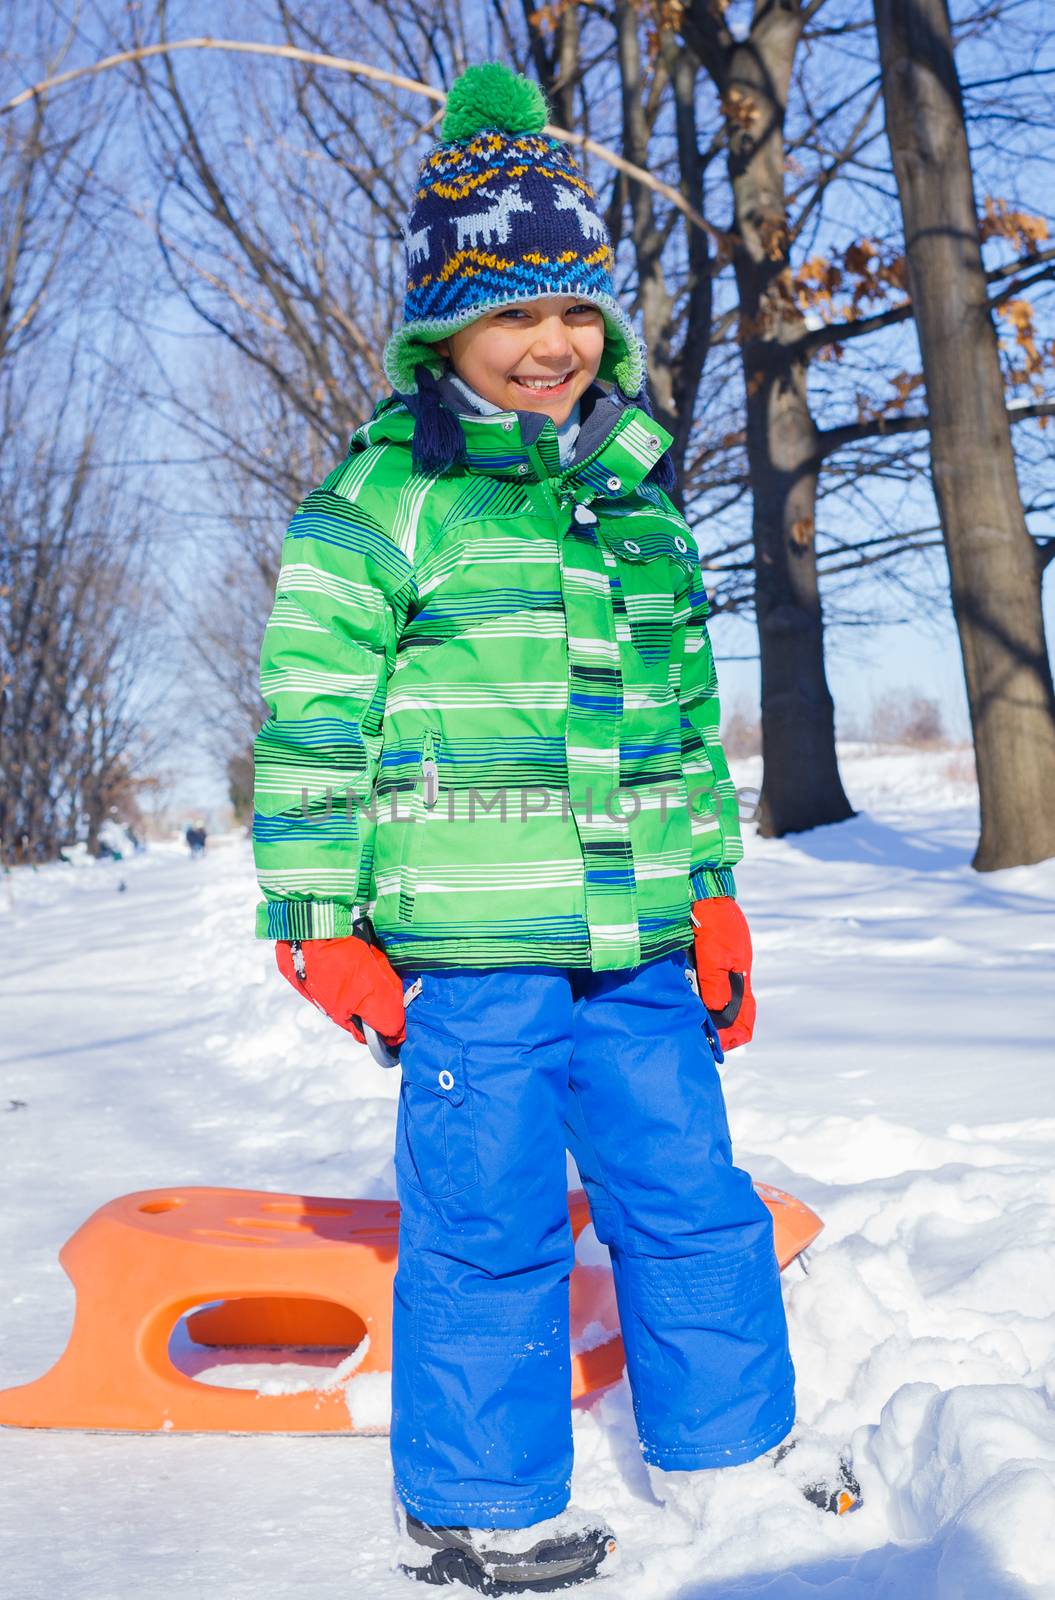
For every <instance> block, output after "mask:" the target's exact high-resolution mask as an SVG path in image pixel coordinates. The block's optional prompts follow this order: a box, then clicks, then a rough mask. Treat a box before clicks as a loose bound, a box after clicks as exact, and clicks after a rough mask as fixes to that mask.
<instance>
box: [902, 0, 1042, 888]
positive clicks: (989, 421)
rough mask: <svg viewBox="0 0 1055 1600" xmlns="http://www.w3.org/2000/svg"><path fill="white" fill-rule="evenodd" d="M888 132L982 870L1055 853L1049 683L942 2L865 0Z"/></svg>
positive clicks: (1037, 570)
mask: <svg viewBox="0 0 1055 1600" xmlns="http://www.w3.org/2000/svg"><path fill="white" fill-rule="evenodd" d="M876 25H877V28H878V32H879V44H880V55H881V61H882V73H883V95H884V100H885V104H886V123H887V134H888V137H889V139H890V147H891V150H892V152H893V158H894V172H895V175H896V178H897V185H898V191H899V193H900V196H901V209H902V213H903V216H904V223H905V249H906V255H907V259H908V270H909V283H910V288H911V293H912V303H913V307H914V311H915V319H916V328H917V330H918V334H919V343H920V351H921V354H922V358H923V373H924V377H925V379H926V384H927V396H928V405H929V412H930V441H931V469H932V473H933V479H934V492H935V496H936V498H937V502H938V513H939V516H940V518H941V526H942V534H943V537H944V540H945V548H946V551H947V554H948V559H949V572H950V575H951V580H952V604H953V611H954V613H955V617H956V626H957V628H958V630H959V635H960V648H961V650H962V652H963V664H964V675H965V678H966V680H967V699H968V703H969V705H970V711H971V726H972V729H973V733H974V746H975V755H976V759H977V767H978V786H979V791H980V796H981V810H982V830H981V837H980V839H979V842H978V849H977V851H976V852H975V857H974V865H975V866H976V867H977V868H978V869H979V871H991V870H993V869H994V868H996V867H1010V866H1018V865H1021V864H1023V863H1025V862H1030V861H1041V860H1044V859H1046V858H1047V857H1048V856H1053V855H1055V693H1053V690H1052V675H1051V664H1050V661H1049V659H1048V655H1047V650H1046V648H1045V639H1044V622H1043V615H1042V612H1041V595H1040V588H1041V566H1040V563H1039V561H1038V558H1037V552H1036V547H1035V545H1034V543H1033V540H1032V539H1031V537H1030V535H1029V531H1028V529H1027V527H1026V519H1025V515H1024V513H1023V510H1022V499H1021V495H1020V493H1019V488H1018V480H1017V478H1016V475H1015V462H1014V456H1013V454H1012V449H1011V428H1010V424H1009V421H1008V416H1007V409H1006V405H1005V399H1004V386H1003V381H1002V377H1001V372H1000V361H999V356H998V351H997V341H996V332H995V329H994V327H993V322H992V316H991V314H990V310H989V305H988V300H987V295H986V284H985V276H984V272H983V267H982V252H981V247H980V244H979V238H978V225H977V211H976V207H975V197H974V188H973V182H972V174H971V162H970V153H969V150H968V145H967V134H966V130H965V127H964V117H963V103H962V99H961V95H960V85H959V79H958V77H957V73H956V65H955V61H954V59H953V47H952V34H951V29H950V25H949V13H948V8H947V5H946V0H876Z"/></svg>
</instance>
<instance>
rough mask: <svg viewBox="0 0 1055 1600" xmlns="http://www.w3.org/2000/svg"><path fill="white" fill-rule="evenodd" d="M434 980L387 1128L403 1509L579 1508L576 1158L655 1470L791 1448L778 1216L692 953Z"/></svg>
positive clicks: (486, 1516) (415, 1022) (395, 1432)
mask: <svg viewBox="0 0 1055 1600" xmlns="http://www.w3.org/2000/svg"><path fill="white" fill-rule="evenodd" d="M402 976H403V977H404V980H405V981H406V980H409V979H412V978H413V977H415V976H417V974H408V973H406V972H404V973H403V974H402ZM420 976H421V979H422V988H421V992H420V994H419V995H418V996H417V998H416V999H415V1000H414V1002H413V1004H412V1005H411V1006H410V1007H409V1009H408V1012H407V1040H406V1043H405V1045H404V1046H403V1053H402V1061H401V1066H402V1071H403V1083H402V1088H401V1091H400V1105H399V1116H398V1123H397V1131H396V1180H397V1186H398V1193H399V1201H400V1206H401V1223H400V1239H399V1264H398V1270H397V1273H396V1281H395V1307H394V1326H393V1336H394V1349H393V1373H392V1380H393V1381H392V1436H391V1446H392V1459H393V1466H394V1470H395V1481H396V1490H397V1493H398V1494H399V1497H400V1499H401V1500H402V1501H403V1503H404V1505H405V1506H406V1507H407V1509H408V1510H409V1511H410V1512H412V1513H413V1515H415V1516H417V1517H420V1518H421V1519H422V1520H423V1521H425V1522H429V1523H433V1524H468V1525H469V1526H473V1527H481V1526H482V1527H499V1528H502V1527H505V1528H512V1527H523V1526H526V1525H528V1524H530V1523H532V1522H538V1521H540V1520H541V1519H542V1518H544V1517H550V1516H554V1515H555V1514H556V1513H557V1512H559V1511H561V1510H562V1509H563V1508H564V1506H565V1505H566V1504H567V1501H568V1495H569V1485H570V1481H571V1468H572V1429H571V1360H570V1354H569V1333H568V1280H569V1275H570V1273H571V1269H572V1265H573V1261H574V1247H573V1242H572V1234H571V1226H570V1223H569V1220H568V1207H567V1190H568V1184H567V1165H566V1159H565V1147H566V1146H567V1148H569V1149H570V1150H571V1152H572V1154H573V1156H574V1158H575V1161H576V1164H577V1166H578V1168H579V1172H580V1175H581V1177H582V1181H583V1184H584V1186H585V1188H586V1190H587V1193H588V1196H589V1201H590V1209H591V1212H592V1214H593V1220H594V1226H595V1228H596V1231H597V1234H598V1236H599V1238H600V1239H601V1240H603V1242H604V1243H605V1244H607V1246H608V1248H609V1251H610V1252H611V1257H612V1267H613V1270H614V1275H615V1285H616V1294H617V1299H618V1305H619V1316H620V1321H621V1325H622V1334H623V1342H624V1344H625V1347H626V1360H627V1375H628V1377H629V1380H630V1387H631V1392H632V1396H633V1403H634V1414H635V1417H636V1421H637V1427H638V1433H639V1435H640V1439H641V1448H642V1451H643V1453H644V1457H645V1460H646V1461H648V1462H651V1463H653V1464H654V1465H656V1466H659V1467H666V1468H689V1467H722V1466H734V1465H736V1464H737V1463H739V1462H742V1461H749V1460H751V1459H752V1458H753V1457H755V1456H757V1455H760V1454H761V1453H762V1452H763V1451H764V1450H767V1449H769V1448H771V1447H772V1446H773V1445H775V1444H777V1443H778V1442H779V1441H780V1440H781V1439H782V1438H783V1437H784V1436H785V1434H786V1433H787V1432H788V1431H789V1429H790V1427H791V1424H792V1421H793V1419H794V1373H793V1370H792V1366H791V1359H790V1356H789V1353H788V1341H787V1325H786V1322H785V1317H784V1307H783V1302H782V1300H781V1292H780V1277H779V1270H778V1267H777V1261H776V1256H775V1254H774V1250H773V1228H772V1222H771V1219H770V1215H769V1212H768V1210H767V1209H766V1207H765V1206H764V1205H763V1203H762V1201H761V1200H759V1199H758V1197H757V1196H756V1194H755V1192H754V1189H753V1188H752V1185H751V1180H750V1178H749V1177H748V1176H747V1174H746V1173H745V1172H742V1171H740V1170H739V1169H738V1168H737V1167H734V1166H733V1164H732V1154H731V1149H730V1141H729V1129H728V1124H727V1121H726V1114H725V1104H724V1101H723V1099H722V1091H721V1085H720V1083H719V1079H718V1073H717V1070H716V1068H715V1064H714V1058H713V1056H712V1054H711V1050H710V1046H709V1045H708V1042H707V1038H706V1034H705V1033H704V1029H703V1026H702V1023H703V1018H704V1010H703V1006H702V1004H701V1002H700V1001H699V999H698V998H697V997H696V995H695V994H694V993H693V991H692V989H691V987H690V985H689V983H688V980H687V977H686V958H685V955H684V954H683V953H681V952H678V953H677V954H675V955H671V956H667V957H664V958H662V959H661V960H658V961H654V962H650V963H648V964H646V965H644V966H640V967H633V968H629V969H627V970H625V971H618V972H597V973H595V972H588V971H580V970H568V969H561V968H553V967H542V968H540V967H506V968H502V969H500V970H495V971H485V970H478V969H474V970H470V969H467V968H462V969H446V970H443V971H435V972H433V971H426V972H424V973H423V974H421V975H420Z"/></svg>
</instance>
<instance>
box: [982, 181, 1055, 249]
mask: <svg viewBox="0 0 1055 1600" xmlns="http://www.w3.org/2000/svg"><path fill="white" fill-rule="evenodd" d="M978 236H979V238H980V239H981V240H982V243H983V244H984V243H985V241H986V240H987V239H1007V240H1009V241H1010V243H1011V244H1013V245H1014V247H1015V249H1016V250H1017V251H1018V253H1019V254H1020V255H1027V256H1028V255H1031V254H1032V253H1033V251H1034V250H1036V248H1037V245H1038V244H1040V243H1042V241H1043V240H1045V239H1047V238H1049V237H1050V229H1049V228H1048V224H1047V221H1046V220H1045V218H1044V217H1035V216H1032V215H1031V214H1030V213H1029V212H1028V211H1015V210H1013V209H1012V207H1011V206H1009V205H1008V203H1007V201H1006V200H999V199H996V198H994V196H993V195H991V194H987V195H986V197H985V209H984V210H983V212H982V215H981V216H980V217H979V219H978Z"/></svg>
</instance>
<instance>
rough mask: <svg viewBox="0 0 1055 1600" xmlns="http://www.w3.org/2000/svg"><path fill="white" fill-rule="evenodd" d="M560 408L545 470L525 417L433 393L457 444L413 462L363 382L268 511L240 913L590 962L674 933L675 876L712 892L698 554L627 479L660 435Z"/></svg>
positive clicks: (686, 916) (728, 880)
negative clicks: (328, 461)
mask: <svg viewBox="0 0 1055 1600" xmlns="http://www.w3.org/2000/svg"><path fill="white" fill-rule="evenodd" d="M442 387H443V389H444V392H445V393H446V395H447V398H448V403H450V404H451V405H452V407H455V408H456V407H457V406H458V405H459V404H461V402H460V400H455V399H454V398H453V396H454V394H455V393H456V391H453V389H452V388H451V386H449V385H444V386H442ZM589 402H592V409H591V410H589V411H588V414H585V413H587V406H588V404H589ZM583 410H584V414H585V415H584V421H583V424H582V428H581V430H580V433H579V437H578V439H577V441H576V447H575V454H574V456H573V458H572V460H571V461H570V462H569V464H568V465H567V466H566V467H565V468H564V469H563V470H562V468H561V466H560V459H559V453H558V443H557V436H556V431H555V429H554V426H553V423H552V421H550V420H549V419H548V418H544V417H543V416H542V415H541V414H540V413H532V412H499V413H498V414H496V415H493V416H478V415H475V414H465V415H459V421H460V424H461V427H462V428H463V430H464V433H465V443H466V460H465V463H464V464H460V465H458V466H456V467H454V468H452V469H451V470H450V471H449V472H446V473H443V474H441V475H435V476H434V475H425V474H421V473H415V472H414V471H412V468H411V455H410V440H411V434H412V432H413V427H414V419H413V417H412V416H411V414H410V412H409V411H408V409H407V407H406V406H405V405H404V404H403V402H402V401H401V400H400V399H399V398H398V397H396V396H390V397H389V398H388V399H387V400H385V401H382V402H381V404H380V405H379V406H378V408H377V410H376V411H375V412H374V415H373V417H372V418H371V419H370V421H369V422H367V423H365V424H364V425H363V426H362V427H360V428H359V429H358V430H357V432H356V433H355V435H354V436H353V438H352V441H351V446H350V449H349V454H348V457H347V459H346V460H345V461H344V462H342V464H341V465H340V466H339V467H337V468H336V469H335V470H334V471H333V472H332V473H331V474H330V475H329V477H328V478H327V479H326V481H325V482H324V483H323V484H322V485H321V486H320V487H319V488H318V489H315V490H313V492H312V493H311V494H309V495H308V497H307V499H306V500H305V501H304V503H303V505H302V506H301V507H300V509H299V510H298V512H297V514H296V516H295V517H294V518H293V521H292V522H291V524H290V527H289V531H288V533H287V534H286V539H285V544H284V547H283V552H282V567H281V571H280V573H279V578H278V587H277V594H276V598H275V605H274V610H273V611H272V613H271V617H270V620H269V622H268V624H267V628H266V631H265V634H264V641H263V650H262V660H261V676H260V685H261V690H262V693H263V696H264V699H265V700H266V701H267V703H268V706H269V709H270V716H269V717H268V720H267V722H266V723H265V724H264V726H263V728H262V729H261V730H260V733H259V736H258V738H257V741H256V806H255V817H254V825H253V839H254V850H255V857H256V864H257V870H258V876H259V881H260V886H261V888H262V890H263V893H264V896H265V903H264V904H263V905H261V907H260V909H259V913H258V921H257V931H258V933H259V934H260V936H261V937H264V938H270V939H291V938H304V939H310V938H324V937H333V936H338V935H342V934H347V933H349V932H350V931H351V924H352V920H353V917H354V916H355V915H356V913H357V911H359V910H368V911H369V912H370V914H371V916H372V918H373V921H374V926H375V928H376V929H377V932H378V934H379V936H380V937H381V939H382V942H383V944H384V946H385V948H386V950H387V952H388V954H389V957H390V959H391V960H392V962H393V963H394V965H395V966H396V967H400V966H402V967H404V968H408V967H435V966H479V967H501V966H510V965H514V964H521V963H527V964H542V965H547V966H550V965H552V966H565V967H592V968H594V969H596V970H603V969H612V968H620V967H630V966H636V965H637V964H638V963H640V962H643V961H650V960H654V959H655V958H656V957H658V956H660V955H663V954H665V953H666V952H667V951H670V950H673V949H677V948H679V947H684V946H686V945H688V944H689V943H690V942H691V937H692V926H691V920H690V907H691V903H692V901H693V900H694V899H700V898H703V897H706V896H709V895H716V894H733V893H735V890H734V885H733V876H732V872H731V870H730V869H731V868H732V866H733V864H734V863H735V862H736V861H738V860H739V859H740V856H741V854H742V850H743V847H742V844H741V841H740V831H739V826H738V820H737V802H736V795H735V792H734V789H733V785H732V782H731V780H730V777H729V771H728V767H727V765H726V761H725V756H724V754H723V752H722V748H721V745H720V743H719V739H718V697H717V684H716V679H715V671H714V661H713V657H712V654H711V647H710V641H709V639H708V635H707V624H706V620H705V619H706V617H707V613H708V605H707V599H706V594H705V591H704V587H703V582H702V578H701V574H700V570H699V558H698V555H697V552H696V549H695V545H694V543H693V540H692V536H691V534H690V532H689V529H688V527H687V525H686V523H685V522H684V520H683V519H682V517H681V516H680V515H679V513H678V512H677V511H676V509H675V508H674V506H673V504H672V502H671V501H670V500H669V499H668V498H667V496H666V495H664V494H663V493H662V492H661V491H660V490H659V489H657V488H656V487H655V486H654V485H653V484H651V483H646V482H644V481H643V480H644V479H645V477H646V474H647V473H648V472H649V470H650V468H651V467H652V466H653V465H654V463H655V462H656V461H657V460H658V458H659V456H660V455H661V454H662V453H663V451H664V450H665V449H666V447H667V446H668V444H669V443H670V436H669V434H667V433H666V432H664V430H663V429H662V428H661V427H659V425H658V424H657V423H656V422H655V421H654V420H653V419H652V418H651V417H650V416H648V414H647V413H645V412H643V411H641V410H640V409H638V408H637V407H635V406H633V405H627V404H626V403H625V402H623V401H622V400H621V399H619V398H618V396H617V395H614V394H613V395H609V394H606V393H604V392H603V391H602V390H600V389H599V388H595V389H594V390H591V391H590V394H589V397H588V399H584V405H583Z"/></svg>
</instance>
